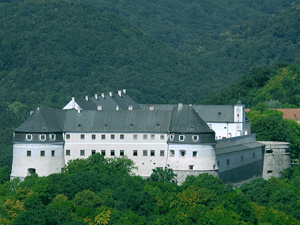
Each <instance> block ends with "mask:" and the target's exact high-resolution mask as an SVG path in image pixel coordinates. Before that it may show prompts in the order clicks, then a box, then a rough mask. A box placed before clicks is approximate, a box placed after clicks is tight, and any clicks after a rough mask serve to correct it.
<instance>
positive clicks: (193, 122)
mask: <svg viewBox="0 0 300 225" xmlns="http://www.w3.org/2000/svg"><path fill="white" fill-rule="evenodd" d="M170 132H171V133H213V132H214V131H213V130H211V129H210V128H209V127H208V126H207V124H206V123H205V122H204V121H203V120H202V119H201V118H200V116H199V115H198V114H197V112H196V111H195V110H194V109H193V107H192V106H186V105H185V106H182V107H178V106H176V107H174V109H173V113H172V120H171V125H170Z"/></svg>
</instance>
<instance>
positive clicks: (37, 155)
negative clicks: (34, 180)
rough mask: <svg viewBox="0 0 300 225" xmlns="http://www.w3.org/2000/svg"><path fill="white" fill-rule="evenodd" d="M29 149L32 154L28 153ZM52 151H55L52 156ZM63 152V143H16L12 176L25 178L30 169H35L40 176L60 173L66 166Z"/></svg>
mask: <svg viewBox="0 0 300 225" xmlns="http://www.w3.org/2000/svg"><path fill="white" fill-rule="evenodd" d="M27 151H30V153H31V154H30V156H28V155H27ZM41 151H44V152H45V156H41ZM52 151H54V156H52ZM63 152H64V150H63V143H57V144H45V143H44V144H41V143H30V142H27V143H19V144H18V143H15V144H14V146H13V163H12V172H11V178H12V179H13V178H15V177H19V178H21V179H23V178H25V177H26V176H27V175H30V171H29V169H35V173H37V174H38V175H39V176H48V175H49V174H52V173H60V172H61V169H62V168H63V167H64V154H63Z"/></svg>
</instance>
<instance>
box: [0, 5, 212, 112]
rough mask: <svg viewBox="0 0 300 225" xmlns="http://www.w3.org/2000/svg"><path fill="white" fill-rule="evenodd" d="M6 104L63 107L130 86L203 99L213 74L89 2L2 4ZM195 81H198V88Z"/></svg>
mask: <svg viewBox="0 0 300 225" xmlns="http://www.w3.org/2000/svg"><path fill="white" fill-rule="evenodd" d="M0 41H1V42H0V45H1V51H0V77H1V80H0V87H1V90H0V96H1V100H2V101H3V102H8V103H12V102H15V101H19V102H22V103H23V104H26V105H38V104H39V105H48V106H51V105H54V106H59V107H61V106H63V104H65V103H66V102H67V101H68V100H69V99H70V97H71V96H76V97H79V96H83V95H85V94H89V95H92V94H94V93H97V92H107V91H116V90H118V89H120V88H127V89H128V90H129V93H130V94H131V95H132V96H133V97H134V98H136V99H137V100H138V101H139V102H141V103H142V102H144V103H147V102H156V103H166V102H176V101H183V102H197V101H199V99H200V100H201V98H203V96H204V95H205V94H206V91H205V90H204V88H199V87H201V86H202V85H203V86H204V85H205V84H206V83H207V82H208V78H207V77H206V76H205V73H203V72H202V69H201V68H200V67H199V66H198V65H194V64H193V63H192V61H191V60H190V59H189V58H188V57H186V56H184V55H183V54H181V53H177V52H176V51H175V50H173V49H172V48H170V47H167V46H166V45H164V44H163V43H161V42H159V41H157V40H155V39H153V38H151V37H149V36H147V35H146V34H144V33H143V32H141V31H139V30H138V29H136V28H135V27H134V26H133V25H131V24H129V23H128V22H126V21H124V20H121V19H119V18H118V17H116V16H113V15H111V14H110V13H108V12H107V11H102V10H99V9H96V8H95V7H93V6H91V5H86V4H83V3H76V2H72V1H61V0H50V1H45V0H29V1H16V0H15V1H11V2H9V3H0ZM195 84H197V85H195Z"/></svg>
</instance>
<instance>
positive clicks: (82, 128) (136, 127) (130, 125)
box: [15, 106, 213, 134]
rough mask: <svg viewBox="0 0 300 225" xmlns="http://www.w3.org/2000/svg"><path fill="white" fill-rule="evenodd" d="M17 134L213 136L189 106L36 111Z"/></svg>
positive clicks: (49, 109) (39, 109)
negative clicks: (151, 108)
mask: <svg viewBox="0 0 300 225" xmlns="http://www.w3.org/2000/svg"><path fill="white" fill-rule="evenodd" d="M15 131H16V132H26V133H27V132H42V133H45V132H153V133H161V132H168V131H170V132H174V133H199V134H200V133H207V132H210V133H211V132H213V131H212V130H210V129H209V128H208V126H207V125H206V123H205V122H204V121H203V120H202V119H201V118H200V117H199V116H198V114H197V113H196V112H195V110H194V109H193V108H192V107H190V106H183V107H182V108H181V109H178V107H174V110H113V111H100V110H82V111H80V112H78V111H77V110H75V109H72V110H59V109H52V108H37V109H36V111H35V112H34V113H33V114H32V115H31V116H30V117H29V118H28V119H27V120H26V121H25V122H24V123H23V124H22V125H21V126H20V127H19V128H17V129H16V130H15Z"/></svg>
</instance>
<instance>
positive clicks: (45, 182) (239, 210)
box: [0, 154, 300, 225]
mask: <svg viewBox="0 0 300 225" xmlns="http://www.w3.org/2000/svg"><path fill="white" fill-rule="evenodd" d="M132 166H133V165H132V161H130V160H128V159H126V158H118V159H116V158H115V159H105V158H104V157H103V156H101V155H100V154H95V155H92V156H91V157H89V158H88V159H85V160H84V159H78V160H74V161H71V162H69V164H68V165H67V167H66V168H65V170H64V172H63V173H61V174H52V175H50V176H48V177H37V176H36V175H32V176H30V177H26V178H25V180H24V181H23V182H19V181H18V180H17V179H15V180H12V181H5V179H1V181H2V183H1V184H0V193H1V195H0V196H1V197H0V223H1V224H7V225H8V224H16V225H23V224H24V225H25V224H26V225H32V224H35V225H39V224H76V225H78V224H89V225H92V224H130V225H132V224H231V225H233V224H300V221H299V220H300V216H299V210H300V208H299V207H300V206H299V201H300V194H299V191H298V190H299V179H300V176H299V172H300V167H293V168H290V169H288V170H286V171H285V173H284V177H283V178H280V179H277V178H272V179H270V180H268V181H265V180H263V179H256V180H253V181H251V182H249V183H247V184H244V185H242V186H241V188H239V189H236V190H233V189H232V188H231V187H230V186H225V185H224V184H223V183H222V182H221V181H220V180H219V179H218V178H216V177H214V176H212V175H208V174H202V175H200V176H198V177H195V176H189V177H188V178H187V179H186V181H185V182H184V183H183V184H182V185H181V186H178V185H177V184H176V182H174V178H176V177H174V176H172V171H169V174H170V175H171V176H169V177H166V176H164V177H165V179H160V181H159V182H158V181H156V179H155V178H153V179H152V177H150V179H148V180H145V179H142V178H141V177H139V176H134V175H130V173H131V172H130V171H131V170H132V168H133V167H132ZM0 172H1V173H0V175H1V178H2V177H3V176H4V175H5V172H3V171H2V170H1V171H0ZM7 172H8V173H7ZM156 172H157V173H159V174H161V172H163V171H162V170H157V171H156ZM6 174H9V171H7V170H6ZM159 174H156V175H159ZM153 177H157V176H153Z"/></svg>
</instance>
